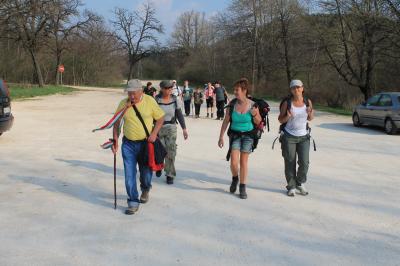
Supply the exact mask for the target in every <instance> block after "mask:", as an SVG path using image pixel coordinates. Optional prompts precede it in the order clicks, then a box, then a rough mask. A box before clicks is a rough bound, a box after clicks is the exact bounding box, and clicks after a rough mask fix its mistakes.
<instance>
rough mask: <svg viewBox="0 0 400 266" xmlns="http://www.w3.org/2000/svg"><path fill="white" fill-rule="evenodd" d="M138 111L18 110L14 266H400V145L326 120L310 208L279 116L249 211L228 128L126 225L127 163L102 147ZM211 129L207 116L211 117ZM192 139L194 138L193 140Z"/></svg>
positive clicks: (87, 104) (2, 186) (9, 192)
mask: <svg viewBox="0 0 400 266" xmlns="http://www.w3.org/2000/svg"><path fill="white" fill-rule="evenodd" d="M123 97H124V95H123V93H122V92H121V91H119V90H113V89H108V90H102V91H95V90H94V89H89V90H87V91H79V92H76V93H73V94H71V95H64V96H61V95H55V96H49V97H42V98H37V99H34V100H29V101H22V102H14V103H13V105H12V107H13V113H14V116H15V123H14V127H13V128H12V130H11V131H10V132H7V133H5V134H4V135H3V136H1V137H0V169H1V170H0V265H400V238H399V236H400V229H399V228H400V204H399V203H400V200H399V188H400V174H399V173H400V171H399V169H400V166H399V156H400V136H399V135H397V136H388V135H386V134H384V133H383V131H381V130H379V129H373V128H353V126H352V125H351V121H350V118H349V117H342V116H335V115H330V114H326V113H317V118H316V119H315V121H314V122H313V123H312V126H313V135H314V137H315V139H316V141H317V145H318V151H317V152H311V165H310V172H309V182H308V189H309V190H310V195H309V196H307V197H302V196H296V197H295V198H289V197H287V196H286V195H285V179H284V175H283V159H282V157H281V154H280V147H279V146H278V147H276V148H275V150H271V144H272V141H273V139H274V138H275V136H276V133H277V128H278V122H277V108H276V105H275V107H274V108H273V111H272V114H271V132H270V133H267V134H265V135H264V136H263V139H262V141H261V142H260V144H259V148H258V149H257V150H256V152H255V153H254V154H252V155H251V158H250V173H249V184H248V195H249V198H248V199H247V200H241V199H239V198H238V197H237V195H235V196H234V195H231V194H229V193H228V188H229V184H230V179H231V176H230V172H229V165H228V163H227V162H226V161H225V160H224V157H225V154H226V148H225V149H222V150H221V149H219V148H217V140H218V134H219V128H220V125H221V122H220V121H215V120H211V119H205V118H203V119H196V120H195V119H193V118H188V119H187V124H188V129H189V134H190V136H189V140H188V141H186V142H185V141H184V140H183V137H182V135H181V134H179V140H178V157H177V169H178V177H177V179H176V182H175V184H174V185H173V186H168V185H166V184H165V180H164V178H159V179H158V178H156V177H154V179H153V190H152V191H151V194H150V201H149V203H147V204H146V205H141V207H140V210H139V212H138V213H137V214H135V215H133V216H126V215H124V214H123V210H124V208H125V206H126V193H125V186H124V176H123V166H122V158H121V154H120V153H119V155H118V159H117V160H118V161H117V163H118V181H117V182H118V183H117V191H118V209H117V210H114V209H113V175H112V173H113V168H112V163H113V157H112V154H111V152H110V151H104V150H102V149H101V148H100V147H99V145H100V144H102V143H103V142H105V141H106V140H107V139H108V138H109V137H110V136H111V131H106V132H98V133H92V132H91V130H92V129H94V128H96V127H98V126H99V125H101V124H103V123H104V122H105V121H106V120H108V119H109V118H110V117H111V116H112V114H113V112H114V110H115V108H116V106H117V104H118V102H119V101H120V100H121V99H122V98H123ZM202 112H203V114H202V115H204V110H202ZM180 132H181V131H180Z"/></svg>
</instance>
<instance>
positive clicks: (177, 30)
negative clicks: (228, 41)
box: [170, 10, 208, 56]
mask: <svg viewBox="0 0 400 266" xmlns="http://www.w3.org/2000/svg"><path fill="white" fill-rule="evenodd" d="M207 26H208V22H207V20H206V18H205V14H204V13H200V12H197V11H194V10H191V11H186V12H184V13H182V14H181V15H180V16H179V17H178V19H177V21H176V23H175V25H174V31H173V33H172V35H171V40H170V43H171V45H172V46H173V47H175V48H177V49H181V50H183V51H184V52H185V54H186V56H190V55H191V53H192V52H194V51H196V50H197V49H198V48H200V47H202V46H205V45H207V44H208V43H207V32H208V29H207Z"/></svg>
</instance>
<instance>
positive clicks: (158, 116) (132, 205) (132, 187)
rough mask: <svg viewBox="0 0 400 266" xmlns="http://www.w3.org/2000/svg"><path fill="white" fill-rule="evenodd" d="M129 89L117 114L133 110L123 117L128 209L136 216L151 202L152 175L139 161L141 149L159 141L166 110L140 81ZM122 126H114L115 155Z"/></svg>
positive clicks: (131, 81) (113, 149) (118, 123)
mask: <svg viewBox="0 0 400 266" xmlns="http://www.w3.org/2000/svg"><path fill="white" fill-rule="evenodd" d="M125 90H126V91H127V92H128V98H125V99H123V100H122V101H121V102H120V104H119V106H118V108H117V112H118V111H120V110H122V109H124V108H125V107H127V106H128V107H129V108H128V109H127V111H126V112H125V114H124V116H123V119H124V128H123V133H124V137H123V139H122V147H121V151H122V158H123V160H124V169H125V187H126V192H127V194H128V200H127V201H128V209H127V210H126V211H125V213H126V214H128V215H130V214H134V213H135V212H136V211H137V210H138V209H139V202H141V203H146V202H147V201H148V200H149V192H150V189H151V178H152V172H151V170H150V168H149V167H148V166H147V165H143V164H141V163H138V160H139V161H140V160H141V158H139V157H140V156H141V150H142V148H143V147H144V146H145V145H147V142H154V141H155V140H156V138H157V134H158V132H159V131H160V129H161V127H162V125H163V123H164V111H163V110H162V109H161V108H160V107H159V105H158V104H157V102H156V101H155V100H154V99H153V98H152V97H150V96H148V95H146V94H144V93H143V88H142V83H141V81H140V80H138V79H132V80H130V81H129V82H128V85H127V87H126V89H125ZM133 105H135V106H136V107H137V110H138V111H139V112H140V114H141V116H142V117H143V120H144V122H145V124H146V126H147V128H148V131H150V132H151V134H150V136H149V137H148V138H147V136H146V132H145V129H144V127H143V125H142V123H141V122H140V120H139V118H138V116H137V115H136V113H135V111H134V109H133V108H132V107H131V106H133ZM154 120H156V123H155V125H154V127H153V121H154ZM120 123H121V121H118V122H116V123H115V124H114V130H113V137H114V140H115V142H114V145H113V146H112V151H113V152H114V153H116V152H117V151H118V131H119V125H120ZM137 164H138V165H139V171H140V188H141V190H142V194H141V196H140V200H139V194H138V191H137V187H136V173H137V168H136V165H137Z"/></svg>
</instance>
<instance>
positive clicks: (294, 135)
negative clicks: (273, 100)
mask: <svg viewBox="0 0 400 266" xmlns="http://www.w3.org/2000/svg"><path fill="white" fill-rule="evenodd" d="M290 92H291V94H290V96H289V97H288V98H286V99H285V100H283V101H282V104H281V107H280V114H279V118H278V119H279V122H280V123H281V124H282V125H283V126H282V127H283V132H284V133H283V135H282V138H281V146H282V156H283V158H284V161H285V176H286V181H287V186H286V188H287V195H288V196H290V197H293V196H294V195H295V193H296V192H298V193H299V194H301V195H308V191H307V190H306V188H305V186H304V183H306V181H307V172H308V166H309V153H310V135H309V132H308V130H307V129H308V121H311V120H313V119H314V111H313V108H312V103H311V101H310V100H309V99H306V98H305V97H304V96H303V93H304V87H303V83H302V82H301V81H300V80H292V81H291V82H290ZM297 156H298V164H299V167H298V170H297V171H296V157H297ZM296 190H297V191H296Z"/></svg>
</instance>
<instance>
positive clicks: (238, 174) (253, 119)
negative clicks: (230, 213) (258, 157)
mask: <svg viewBox="0 0 400 266" xmlns="http://www.w3.org/2000/svg"><path fill="white" fill-rule="evenodd" d="M234 94H235V97H236V99H234V100H232V101H231V102H233V106H232V111H231V110H230V108H229V109H227V111H226V115H225V119H224V122H223V123H222V126H221V132H220V135H219V141H218V146H219V147H220V148H222V147H223V146H224V134H225V131H226V129H227V128H228V125H230V126H229V130H228V135H229V145H230V147H229V149H230V157H231V158H230V159H231V172H232V183H231V186H230V192H231V193H235V192H236V189H237V185H238V182H239V180H240V186H239V197H240V198H241V199H246V198H247V193H246V183H247V173H248V164H247V163H248V159H249V155H250V153H251V152H252V151H253V144H254V137H253V136H252V132H253V131H254V125H259V124H260V123H261V121H262V118H261V115H260V113H259V110H258V108H257V107H255V106H254V102H253V101H252V100H250V99H248V98H247V95H248V94H250V84H249V81H248V80H247V79H246V78H242V79H240V80H238V81H236V82H235V84H234ZM239 178H240V179H239Z"/></svg>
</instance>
